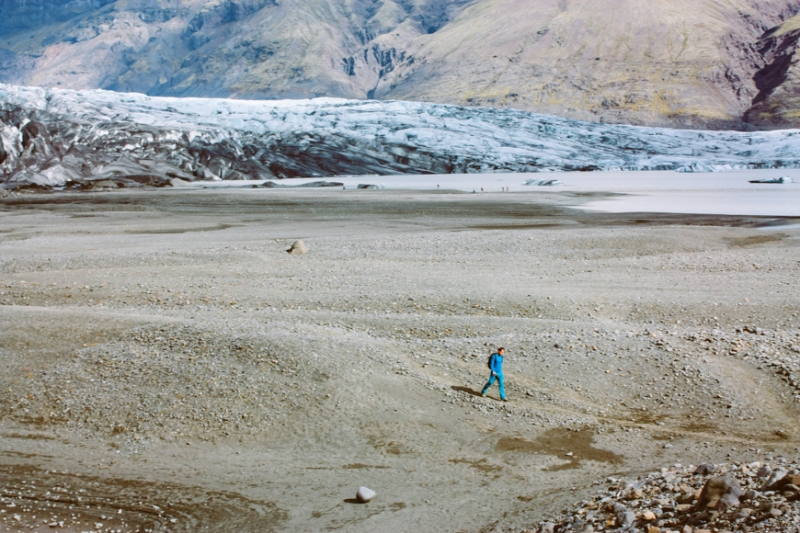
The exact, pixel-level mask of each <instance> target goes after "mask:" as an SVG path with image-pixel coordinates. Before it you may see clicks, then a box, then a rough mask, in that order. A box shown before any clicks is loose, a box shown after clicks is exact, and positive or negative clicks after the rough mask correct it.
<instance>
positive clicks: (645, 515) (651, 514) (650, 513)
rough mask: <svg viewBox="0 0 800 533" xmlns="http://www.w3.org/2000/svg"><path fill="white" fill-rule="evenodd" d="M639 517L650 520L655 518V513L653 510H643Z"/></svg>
mask: <svg viewBox="0 0 800 533" xmlns="http://www.w3.org/2000/svg"><path fill="white" fill-rule="evenodd" d="M641 519H642V520H647V521H648V522H651V521H653V520H655V519H656V514H655V513H654V512H653V511H645V512H643V513H642V516H641Z"/></svg>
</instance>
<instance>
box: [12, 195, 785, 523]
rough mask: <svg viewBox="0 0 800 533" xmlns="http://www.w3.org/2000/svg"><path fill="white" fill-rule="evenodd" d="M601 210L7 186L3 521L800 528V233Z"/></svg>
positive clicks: (510, 202)
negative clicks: (32, 190) (490, 359)
mask: <svg viewBox="0 0 800 533" xmlns="http://www.w3.org/2000/svg"><path fill="white" fill-rule="evenodd" d="M583 201H585V199H582V198H580V197H575V196H570V195H568V194H566V193H563V194H562V193H549V192H544V193H505V194H489V193H487V194H484V195H471V194H458V193H449V192H441V193H440V192H430V193H419V192H396V191H358V190H347V191H342V190H335V191H334V190H322V189H319V190H302V189H272V190H268V189H257V190H255V189H243V190H224V191H210V190H194V191H178V190H160V191H117V192H113V193H105V194H100V193H90V194H70V193H60V194H54V195H52V194H51V195H33V194H19V193H14V194H10V195H8V196H5V197H3V198H2V199H0V221H2V224H0V228H2V229H0V361H2V362H3V365H4V366H5V369H6V371H5V372H3V373H2V374H0V435H2V438H1V439H0V531H90V530H91V531H98V532H99V531H103V532H112V531H117V532H128V531H142V532H144V531H170V532H171V531H176V532H178V531H203V530H206V531H244V532H246V531H290V532H291V531H321V530H336V529H338V530H342V531H354V532H359V531H388V532H393V531H398V532H400V531H410V530H414V531H453V532H456V531H461V532H468V531H474V532H478V531H480V532H487V533H488V532H494V531H503V532H515V533H518V532H521V531H528V530H531V531H537V530H539V529H540V525H541V524H542V523H545V525H544V526H542V527H543V528H544V529H543V530H547V528H548V527H549V526H548V525H547V524H548V523H549V524H551V525H552V526H553V528H554V529H553V531H555V532H558V533H564V532H567V531H573V532H576V533H577V532H583V533H587V532H590V531H630V532H634V531H637V532H639V533H645V532H646V533H655V532H660V533H667V532H671V531H679V532H681V533H684V532H686V531H689V530H691V531H692V532H693V533H700V532H702V531H705V530H709V531H716V532H722V531H737V532H738V531H759V532H762V531H764V532H773V533H778V532H792V531H797V529H798V524H799V522H798V517H800V514H798V498H797V494H798V492H797V491H798V489H797V487H798V483H797V482H800V479H798V480H797V482H795V477H797V476H798V475H800V474H799V473H798V468H800V467H798V463H800V460H798V457H799V456H800V448H798V446H800V424H798V422H797V420H798V418H797V415H798V400H800V327H798V324H800V319H798V313H799V312H800V307H799V306H798V298H797V294H798V293H800V291H798V285H799V284H800V281H798V272H800V261H798V257H799V256H798V250H799V249H800V248H799V247H800V233H799V231H800V230H797V229H792V228H791V227H787V228H786V229H781V228H780V227H779V226H773V229H770V230H763V229H758V227H759V226H763V225H766V224H773V225H774V224H779V223H781V222H785V221H782V220H777V219H763V218H761V219H759V218H755V217H751V218H746V217H716V218H708V217H692V216H676V217H664V216H661V217H656V216H648V215H646V214H636V215H624V214H623V215H605V214H602V213H590V214H587V213H583V212H581V211H579V210H577V209H574V207H579V206H580V204H581V202H583ZM299 239H302V241H303V243H304V245H305V246H306V248H307V252H306V253H304V254H302V255H293V254H289V253H287V250H288V249H289V247H290V246H291V245H292V244H293V243H295V241H297V240H299ZM501 345H502V346H505V347H506V348H507V350H508V353H507V356H508V357H507V360H506V363H505V367H506V374H507V391H508V395H509V398H510V400H511V401H510V402H508V403H501V402H499V401H498V395H497V389H496V388H493V389H491V390H490V392H489V395H488V397H486V398H482V397H480V395H479V391H480V389H481V387H482V385H483V383H484V382H485V380H486V378H487V371H486V357H487V355H488V354H489V353H491V351H492V350H494V349H495V348H496V347H498V346H501ZM691 465H701V466H700V467H697V466H691ZM702 465H705V466H702ZM724 476H728V477H727V478H725V480H726V481H725V483H728V485H730V486H738V489H735V490H734V489H730V487H729V486H728V485H725V486H724V487H723V489H719V487H718V485H719V483H718V482H715V483H717V485H714V486H715V487H717V489H715V490H717V493H715V494H717V496H719V497H724V498H725V499H724V500H720V502H723V501H724V503H722V504H721V505H720V504H719V503H716V500H715V498H716V497H717V496H714V495H713V494H712V495H711V496H708V494H710V493H711V492H713V491H710V490H707V491H706V494H705V495H704V494H703V492H702V490H701V489H703V487H704V485H705V484H706V483H707V482H708V481H709V480H710V479H713V478H718V477H724ZM793 476H794V477H793ZM782 480H783V481H782ZM712 485H713V483H712ZM362 486H366V487H369V488H370V489H372V490H374V491H375V492H376V494H377V495H376V496H375V497H374V499H373V500H372V501H370V502H369V503H364V504H359V503H358V502H357V501H356V500H354V495H355V494H356V491H357V490H358V488H359V487H362ZM726 487H727V488H726ZM728 493H730V495H729V496H725V494H728ZM734 500H735V501H734ZM709 503H711V504H712V505H711V506H710V507H709V505H708V504H709ZM686 528H689V529H686Z"/></svg>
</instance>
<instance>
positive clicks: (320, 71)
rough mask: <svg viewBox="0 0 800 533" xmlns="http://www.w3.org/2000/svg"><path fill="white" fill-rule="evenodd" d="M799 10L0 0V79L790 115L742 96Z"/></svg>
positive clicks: (696, 5) (755, 86)
mask: <svg viewBox="0 0 800 533" xmlns="http://www.w3.org/2000/svg"><path fill="white" fill-rule="evenodd" d="M799 10H800V5H798V4H797V2H795V1H791V0H695V1H690V0H652V1H648V2H642V1H641V0H340V1H334V0H117V1H114V2H112V1H110V0H93V1H92V2H88V1H79V0H72V1H70V2H66V3H64V2H56V1H55V0H26V2H24V3H23V2H22V1H21V0H14V1H10V2H5V3H3V5H2V6H0V19H2V21H0V81H4V82H8V83H15V84H24V85H40V86H51V87H56V86H58V87H62V88H73V89H85V88H107V89H113V90H119V91H136V92H143V93H146V94H152V95H174V96H218V97H231V96H232V97H240V98H242V97H247V98H299V97H315V96H338V97H347V98H372V97H374V98H384V99H389V98H393V99H407V100H422V101H430V102H439V103H451V104H461V105H477V106H490V107H512V108H515V109H521V110H532V111H538V112H545V113H553V114H558V115H562V116H569V117H575V118H582V119H589V120H602V121H609V122H623V123H631V124H645V125H670V126H680V127H711V128H728V127H746V124H745V123H744V122H743V119H745V118H746V119H747V120H751V121H752V123H753V124H755V125H756V126H758V127H773V125H774V124H777V123H779V124H781V125H784V126H785V125H786V124H787V123H788V124H791V125H794V124H798V121H797V118H796V117H793V116H792V115H791V113H788V112H787V113H782V114H781V116H782V117H783V118H782V119H781V120H780V121H777V122H775V121H771V119H770V120H766V119H763V118H758V117H762V116H763V114H764V111H763V110H759V109H761V108H758V109H756V110H755V111H753V112H750V113H748V109H749V108H750V107H751V106H752V105H753V101H754V99H757V98H760V100H758V101H757V102H756V104H759V103H760V102H763V101H766V98H767V94H766V93H765V91H764V88H763V83H762V82H760V81H759V80H760V79H762V78H764V76H765V74H764V73H765V71H764V69H767V70H769V67H770V65H771V63H772V62H773V61H774V58H775V57H776V54H779V53H783V54H784V55H786V54H789V53H794V50H795V48H796V39H795V40H794V41H791V39H787V38H786V37H783V35H784V34H780V36H777V37H774V38H770V37H769V36H770V35H773V34H776V32H778V30H777V28H779V27H781V25H782V24H783V23H784V22H785V21H787V20H789V19H790V18H791V17H792V16H794V15H795V14H797V12H798V11H799ZM787 24H788V22H787ZM778 33H779V32H778ZM785 33H789V34H791V33H792V32H791V31H788V30H787V32H785ZM781 46H783V50H784V51H783V52H779V49H780V47H781ZM758 76H761V78H759V77H758ZM779 78H780V80H781V82H780V83H779V84H778V85H780V86H781V89H780V90H776V89H777V87H774V88H772V89H771V90H769V91H768V93H769V95H771V96H770V103H769V104H762V107H763V105H769V106H773V107H772V108H773V109H774V108H775V106H777V107H780V106H781V105H784V104H783V99H784V98H787V99H788V100H787V103H786V104H785V105H786V106H787V107H788V108H791V107H792V103H791V95H792V94H794V93H795V89H794V87H796V86H797V84H796V82H795V79H794V77H792V76H787V77H782V78H781V77H780V76H779ZM760 84H761V85H760ZM787 121H788V122H787Z"/></svg>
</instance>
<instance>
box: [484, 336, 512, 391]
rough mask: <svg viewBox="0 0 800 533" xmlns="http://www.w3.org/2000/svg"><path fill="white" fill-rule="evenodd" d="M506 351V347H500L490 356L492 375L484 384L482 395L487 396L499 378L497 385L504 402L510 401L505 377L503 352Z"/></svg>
mask: <svg viewBox="0 0 800 533" xmlns="http://www.w3.org/2000/svg"><path fill="white" fill-rule="evenodd" d="M505 353H506V349H505V348H498V349H497V352H496V353H493V354H492V355H491V356H490V357H489V370H490V371H491V372H492V375H491V376H489V381H487V382H486V385H484V386H483V390H482V391H481V396H486V391H487V390H489V387H491V386H492V384H493V383H494V380H495V379H496V380H497V385H498V386H499V387H500V399H501V400H503V401H504V402H507V401H508V398H506V388H505V383H504V382H505V378H504V377H503V354H505Z"/></svg>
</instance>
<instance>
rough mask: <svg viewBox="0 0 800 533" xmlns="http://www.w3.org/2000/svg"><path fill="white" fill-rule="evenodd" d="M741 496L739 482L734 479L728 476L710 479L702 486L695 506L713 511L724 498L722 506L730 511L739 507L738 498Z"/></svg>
mask: <svg viewBox="0 0 800 533" xmlns="http://www.w3.org/2000/svg"><path fill="white" fill-rule="evenodd" d="M742 494H743V493H742V489H741V488H740V487H739V482H738V481H736V479H735V478H734V477H732V476H730V475H724V476H719V477H712V478H710V479H709V480H708V481H706V484H705V485H703V489H702V490H701V491H700V495H699V497H698V498H697V506H698V508H700V509H705V508H709V509H714V508H716V507H717V504H718V503H719V501H720V500H721V499H722V498H723V496H724V497H725V500H724V501H723V505H722V506H723V507H725V508H726V509H730V508H731V507H735V506H737V505H739V497H740V496H742Z"/></svg>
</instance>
